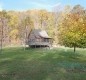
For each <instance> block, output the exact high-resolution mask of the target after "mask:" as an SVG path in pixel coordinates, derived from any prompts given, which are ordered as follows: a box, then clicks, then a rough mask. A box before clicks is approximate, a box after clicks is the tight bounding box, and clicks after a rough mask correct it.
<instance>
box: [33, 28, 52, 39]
mask: <svg viewBox="0 0 86 80" xmlns="http://www.w3.org/2000/svg"><path fill="white" fill-rule="evenodd" d="M32 33H34V35H35V36H36V37H38V36H41V37H43V38H51V37H49V36H48V34H47V32H46V31H45V30H41V29H34V30H33V31H32Z"/></svg>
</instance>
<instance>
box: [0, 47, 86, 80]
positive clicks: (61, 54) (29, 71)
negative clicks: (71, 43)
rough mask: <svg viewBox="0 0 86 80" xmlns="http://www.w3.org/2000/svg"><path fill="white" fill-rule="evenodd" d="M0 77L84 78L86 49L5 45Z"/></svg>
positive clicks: (0, 56) (38, 79)
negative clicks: (50, 48)
mask: <svg viewBox="0 0 86 80" xmlns="http://www.w3.org/2000/svg"><path fill="white" fill-rule="evenodd" d="M0 80H86V49H77V51H76V53H74V52H73V49H67V50H65V49H52V50H46V49H28V50H25V51H24V50H23V48H5V49H4V50H3V53H1V54H0Z"/></svg>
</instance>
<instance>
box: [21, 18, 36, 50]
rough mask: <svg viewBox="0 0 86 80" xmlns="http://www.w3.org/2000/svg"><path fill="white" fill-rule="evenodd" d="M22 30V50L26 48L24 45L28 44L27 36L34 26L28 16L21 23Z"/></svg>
mask: <svg viewBox="0 0 86 80" xmlns="http://www.w3.org/2000/svg"><path fill="white" fill-rule="evenodd" d="M22 23H23V29H24V31H23V32H24V33H23V34H24V35H23V36H22V37H23V39H24V44H25V47H24V50H25V48H26V43H27V42H28V37H29V34H30V32H31V31H32V30H33V29H34V25H33V21H32V20H31V18H30V17H29V16H27V17H26V18H25V19H24V20H23V21H22Z"/></svg>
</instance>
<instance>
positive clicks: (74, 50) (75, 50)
mask: <svg viewBox="0 0 86 80" xmlns="http://www.w3.org/2000/svg"><path fill="white" fill-rule="evenodd" d="M75 52H76V46H75V45H74V53H75Z"/></svg>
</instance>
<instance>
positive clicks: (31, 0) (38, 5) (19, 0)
mask: <svg viewBox="0 0 86 80" xmlns="http://www.w3.org/2000/svg"><path fill="white" fill-rule="evenodd" d="M77 4H80V5H81V6H83V7H85V8H86V0H0V10H17V11H25V10H30V9H46V10H48V11H51V10H52V9H53V8H54V7H55V6H57V7H58V6H60V5H62V6H65V5H71V6H74V5H77Z"/></svg>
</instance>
